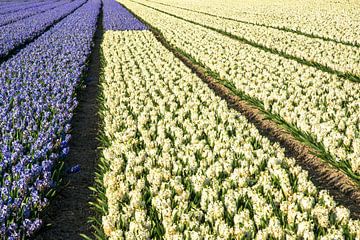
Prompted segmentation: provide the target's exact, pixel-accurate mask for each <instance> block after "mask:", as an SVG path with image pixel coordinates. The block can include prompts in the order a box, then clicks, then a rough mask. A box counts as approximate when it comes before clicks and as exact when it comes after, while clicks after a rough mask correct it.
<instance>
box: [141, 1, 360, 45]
mask: <svg viewBox="0 0 360 240" xmlns="http://www.w3.org/2000/svg"><path fill="white" fill-rule="evenodd" d="M151 1H152V2H163V3H165V2H166V3H167V4H171V5H176V6H189V7H190V8H191V9H192V10H196V11H201V12H206V13H209V14H213V15H218V16H219V17H227V18H231V19H236V20H238V21H243V22H248V23H251V24H255V25H263V26H268V27H271V28H278V29H283V30H285V31H292V32H298V33H300V34H301V35H308V36H312V37H315V38H323V39H328V40H331V41H335V42H336V41H338V42H344V43H349V44H351V45H357V46H360V32H359V31H356V30H357V29H359V28H360V22H359V11H360V4H359V1H356V0H349V1H325V0H322V1H315V2H314V1H292V0H289V1H282V0H271V1H262V0H257V1H253V0H242V1H237V0H227V1H226V4H219V3H220V2H219V1H218V0H207V1H193V0H166V1H165V0H151ZM148 2H149V1H146V2H143V3H148Z"/></svg>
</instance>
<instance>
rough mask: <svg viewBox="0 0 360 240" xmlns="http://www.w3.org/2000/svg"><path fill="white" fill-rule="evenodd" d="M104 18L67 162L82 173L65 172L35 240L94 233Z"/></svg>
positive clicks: (72, 239) (80, 96)
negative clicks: (101, 48) (92, 228)
mask: <svg viewBox="0 0 360 240" xmlns="http://www.w3.org/2000/svg"><path fill="white" fill-rule="evenodd" d="M101 18H102V16H101V12H100V16H99V19H98V28H97V31H96V33H95V36H94V43H95V45H94V48H93V51H92V53H91V55H90V57H89V63H88V69H89V70H88V72H87V74H86V76H85V78H84V85H83V89H79V91H78V92H79V93H78V97H77V99H78V101H79V106H78V108H77V110H76V112H75V114H74V117H73V120H72V139H71V141H70V152H69V155H68V157H66V159H65V160H64V161H65V167H64V169H65V170H66V169H69V168H70V167H72V166H75V165H77V164H79V165H80V167H81V170H80V172H77V173H72V174H67V173H66V172H65V173H64V176H63V184H62V186H60V189H59V192H58V194H57V195H56V196H55V197H54V198H53V199H51V203H50V206H49V208H48V209H47V210H46V211H45V212H44V215H43V217H42V219H43V220H44V224H45V225H48V226H46V227H44V228H43V229H42V230H41V231H40V232H39V233H38V234H37V236H35V237H34V239H35V240H63V239H67V240H76V239H82V238H81V237H80V234H81V233H83V234H86V235H90V233H91V226H90V224H89V223H88V222H87V221H88V218H89V217H90V216H93V215H94V212H93V210H92V209H91V207H90V206H89V202H90V201H92V200H93V199H92V191H91V190H90V189H89V187H90V186H93V183H94V178H95V169H96V166H97V160H98V156H99V152H98V147H99V141H98V140H97V136H98V129H99V116H98V108H99V104H98V100H97V97H98V93H99V87H98V83H99V72H100V44H101V40H102V28H101V25H102V24H101Z"/></svg>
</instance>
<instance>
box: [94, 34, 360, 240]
mask: <svg viewBox="0 0 360 240" xmlns="http://www.w3.org/2000/svg"><path fill="white" fill-rule="evenodd" d="M102 50H103V54H104V58H105V69H104V73H105V74H104V79H103V81H102V83H101V84H102V89H103V96H104V110H103V114H104V133H105V135H106V136H107V137H108V138H109V139H111V144H110V146H109V147H107V148H105V149H104V150H103V155H104V158H105V161H107V162H108V163H109V171H108V172H107V173H106V174H105V176H104V186H105V188H106V197H107V203H108V215H107V216H103V219H102V221H103V228H104V232H105V233H106V235H107V236H108V237H109V238H110V239H112V240H115V239H149V238H154V237H155V236H157V235H161V236H162V237H163V238H164V239H214V240H215V239H243V238H244V237H245V238H250V239H265V238H266V237H272V238H273V239H284V238H285V239H299V238H303V239H314V236H315V235H314V234H315V229H316V228H315V227H321V226H324V228H323V229H324V234H323V236H321V237H323V238H324V239H329V237H331V236H340V235H343V234H345V233H344V232H342V231H343V229H344V227H347V228H348V229H349V231H350V234H351V235H353V236H355V235H356V234H357V230H358V229H359V228H360V222H359V221H355V220H352V219H350V218H349V211H348V210H347V209H345V208H343V207H339V206H337V204H336V203H335V202H334V200H333V199H332V198H331V197H330V196H329V195H328V193H327V192H324V191H322V192H319V191H318V190H317V189H316V187H315V186H314V185H313V184H312V183H311V181H309V179H308V177H307V172H305V171H304V170H302V169H301V168H300V167H299V166H297V165H296V164H295V161H294V160H293V159H289V158H287V157H285V154H284V149H282V148H281V147H279V146H278V145H277V144H272V143H270V141H269V140H268V139H266V138H264V137H262V136H261V135H260V134H259V132H258V131H257V129H256V128H255V126H253V125H252V124H250V123H249V122H248V121H247V120H246V118H244V117H243V116H241V115H239V113H238V112H236V111H234V110H232V109H229V108H228V107H227V104H226V102H225V101H223V100H221V99H220V98H219V97H217V96H216V95H215V94H214V93H213V92H212V91H211V90H210V89H209V88H208V87H207V86H206V85H205V84H204V83H203V82H202V81H201V80H200V79H199V78H198V77H196V75H194V74H193V73H191V70H190V69H188V68H186V67H185V66H184V65H183V64H182V63H181V62H180V61H179V60H178V59H176V58H175V57H174V55H173V54H172V53H170V52H168V51H167V50H166V49H165V48H164V47H163V46H162V45H161V44H160V43H159V42H157V40H156V39H155V37H154V36H153V35H152V33H151V32H148V31H139V32H136V31H135V32H132V31H125V32H113V31H107V32H106V33H105V35H104V41H103V43H102ZM331 216H335V217H334V218H332V217H331ZM319 237H320V236H319Z"/></svg>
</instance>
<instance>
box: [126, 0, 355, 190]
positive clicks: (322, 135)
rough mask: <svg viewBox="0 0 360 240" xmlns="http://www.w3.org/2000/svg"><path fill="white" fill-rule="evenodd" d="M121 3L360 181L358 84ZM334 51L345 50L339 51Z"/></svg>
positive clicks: (178, 19)
mask: <svg viewBox="0 0 360 240" xmlns="http://www.w3.org/2000/svg"><path fill="white" fill-rule="evenodd" d="M121 2H122V3H124V4H125V6H126V7H127V8H129V9H130V10H131V11H133V12H134V13H135V14H136V15H138V16H140V17H141V18H142V19H143V20H144V21H146V22H147V23H148V24H150V25H151V26H152V27H153V29H156V30H157V31H158V33H159V34H162V36H163V37H164V38H165V39H166V40H167V41H168V42H169V43H170V44H171V45H172V47H173V48H174V49H176V51H178V52H180V53H182V54H183V55H186V56H188V58H189V59H191V60H192V61H193V62H194V64H195V65H200V66H202V67H204V68H205V69H206V70H207V73H208V74H209V75H211V76H213V77H214V78H215V79H216V80H217V81H218V82H219V83H221V84H223V85H225V86H226V87H227V88H229V89H230V90H231V91H232V92H233V93H234V94H235V95H237V96H239V97H240V98H241V99H243V100H245V101H247V102H248V103H250V104H251V105H253V106H254V107H256V108H258V109H259V110H261V111H262V112H263V113H264V114H265V115H266V116H267V117H268V118H269V119H271V120H273V121H275V122H277V123H279V124H280V125H281V126H282V127H283V128H285V129H286V130H287V131H288V132H290V133H291V134H292V135H293V136H294V137H295V138H297V139H298V140H299V141H301V142H302V143H304V144H306V145H308V146H310V147H311V148H312V149H313V152H314V154H315V155H317V156H319V157H320V158H321V159H322V160H324V161H326V162H327V163H329V164H331V165H332V166H334V167H336V168H337V169H339V170H341V171H343V172H344V173H345V174H347V175H348V176H349V177H350V178H352V180H353V181H354V182H355V183H356V184H358V185H359V184H360V161H359V159H360V158H359V157H360V138H359V136H360V129H359V118H358V116H359V114H360V113H359V109H360V108H359V107H358V106H360V102H359V101H360V100H359V98H358V97H357V96H359V94H360V93H359V91H360V90H359V88H358V84H359V83H358V82H354V81H351V80H349V79H345V78H343V77H340V76H338V75H337V74H331V73H329V72H326V71H322V70H321V69H318V68H315V67H313V66H309V65H306V64H302V63H300V62H298V61H295V60H293V59H289V58H286V57H284V56H280V55H278V54H276V53H274V52H269V51H266V50H264V49H263V48H261V47H259V46H257V47H256V46H254V45H252V44H249V43H248V42H246V41H245V42H244V41H240V40H239V39H236V38H233V37H229V35H227V34H225V33H224V32H221V31H217V30H216V29H214V28H210V27H206V26H204V24H199V23H198V22H195V21H192V20H188V19H186V18H183V17H179V16H176V15H175V14H172V13H167V12H166V11H163V10H161V9H158V7H156V8H155V7H153V6H152V5H149V4H148V3H146V4H143V3H139V2H136V1H132V0H122V1H121ZM200 18H201V17H200ZM219 21H222V20H221V18H220V20H219ZM199 22H201V21H199ZM264 38H266V36H265V35H264ZM264 41H266V40H264ZM209 42H211V44H209ZM354 48H356V47H355V46H354ZM334 52H336V53H337V54H341V53H339V52H337V50H336V49H335V50H334Z"/></svg>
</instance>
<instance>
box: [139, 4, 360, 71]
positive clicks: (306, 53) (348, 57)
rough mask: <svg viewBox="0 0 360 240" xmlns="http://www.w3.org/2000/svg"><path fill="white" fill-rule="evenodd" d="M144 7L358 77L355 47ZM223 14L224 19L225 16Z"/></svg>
mask: <svg viewBox="0 0 360 240" xmlns="http://www.w3.org/2000/svg"><path fill="white" fill-rule="evenodd" d="M158 1H159V2H160V3H164V4H167V2H168V0H158ZM145 4H146V5H149V6H152V7H155V8H157V9H160V10H162V11H165V12H168V13H171V14H174V15H176V16H179V17H182V18H184V19H187V20H191V21H194V22H197V23H200V24H204V25H206V26H210V27H213V28H217V29H219V30H222V31H226V32H228V33H231V34H233V35H235V36H239V37H241V38H245V39H246V40H249V41H252V42H255V43H257V44H260V45H262V46H265V47H267V48H271V49H274V50H277V51H279V52H284V53H286V54H289V55H292V56H295V57H297V58H300V59H304V60H306V61H310V62H316V63H319V64H322V65H325V66H328V67H330V68H332V69H335V70H338V71H341V72H344V73H345V72H348V73H352V74H355V75H358V76H359V77H360V48H358V47H352V46H347V45H344V44H341V43H335V42H329V41H324V40H321V39H314V38H309V37H305V36H302V35H297V34H293V33H289V32H284V31H281V30H277V29H272V28H266V27H261V26H253V25H249V24H244V23H240V22H235V21H231V20H226V19H223V18H215V17H212V16H208V15H204V14H199V13H196V12H191V11H187V10H182V9H179V8H174V7H169V6H164V5H162V4H159V3H156V2H155V3H154V2H151V1H147V2H145ZM193 5H194V4H189V5H187V4H185V3H184V4H181V7H185V8H188V9H192V6H193ZM223 15H224V16H226V13H224V14H223ZM354 32H355V31H354Z"/></svg>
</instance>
